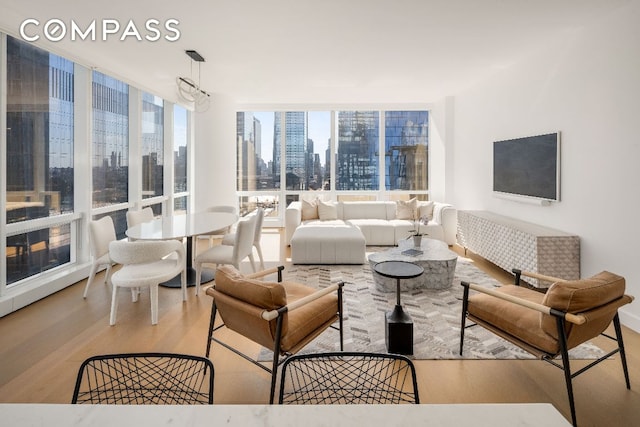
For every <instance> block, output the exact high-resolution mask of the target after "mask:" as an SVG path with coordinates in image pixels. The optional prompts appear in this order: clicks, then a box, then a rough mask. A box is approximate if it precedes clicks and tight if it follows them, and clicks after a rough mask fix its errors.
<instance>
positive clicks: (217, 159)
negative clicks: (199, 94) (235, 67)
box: [193, 94, 238, 212]
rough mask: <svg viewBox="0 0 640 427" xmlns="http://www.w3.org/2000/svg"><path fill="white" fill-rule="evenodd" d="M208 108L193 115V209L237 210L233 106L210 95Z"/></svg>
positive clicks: (223, 97)
mask: <svg viewBox="0 0 640 427" xmlns="http://www.w3.org/2000/svg"><path fill="white" fill-rule="evenodd" d="M211 98H212V99H211V106H210V107H209V109H208V110H207V111H205V112H203V113H194V116H195V118H194V126H195V137H194V138H195V141H194V142H195V143H194V144H193V146H194V160H195V162H194V168H193V169H194V171H195V175H194V186H193V195H194V196H193V197H194V200H193V208H194V212H198V211H201V210H204V209H206V208H207V207H209V206H213V205H232V206H236V204H237V203H238V199H237V197H236V182H235V179H236V161H237V156H236V104H235V103H234V102H233V101H232V100H231V99H230V98H228V97H227V96H224V95H220V94H212V95H211Z"/></svg>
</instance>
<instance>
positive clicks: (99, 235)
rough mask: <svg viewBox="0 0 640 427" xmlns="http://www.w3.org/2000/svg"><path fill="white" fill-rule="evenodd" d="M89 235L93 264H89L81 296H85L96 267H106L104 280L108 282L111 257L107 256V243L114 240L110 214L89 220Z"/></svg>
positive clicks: (96, 270)
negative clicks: (89, 267)
mask: <svg viewBox="0 0 640 427" xmlns="http://www.w3.org/2000/svg"><path fill="white" fill-rule="evenodd" d="M89 236H90V239H91V254H92V256H93V264H92V265H91V272H89V278H88V279H87V286H85V288H84V294H83V295H82V297H83V298H86V297H87V292H89V287H90V286H91V284H92V283H93V281H94V279H95V276H96V273H97V272H98V269H99V268H100V267H102V266H106V267H107V271H106V273H105V275H104V282H105V283H109V276H110V274H111V266H112V265H113V261H111V257H109V243H111V242H113V241H115V240H116V229H115V227H114V225H113V219H111V217H110V216H105V217H102V218H100V219H97V220H95V221H91V222H89Z"/></svg>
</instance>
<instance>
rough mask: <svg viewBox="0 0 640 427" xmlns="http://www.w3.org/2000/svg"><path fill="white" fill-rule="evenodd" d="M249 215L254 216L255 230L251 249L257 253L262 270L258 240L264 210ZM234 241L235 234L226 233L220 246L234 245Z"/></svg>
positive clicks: (262, 261) (258, 209)
mask: <svg viewBox="0 0 640 427" xmlns="http://www.w3.org/2000/svg"><path fill="white" fill-rule="evenodd" d="M249 215H255V216H256V230H255V233H254V235H253V247H254V248H256V251H257V252H258V258H260V270H264V258H263V256H262V247H261V246H260V239H262V224H263V222H264V209H262V208H257V209H256V210H255V211H253V212H252V213H250V214H249ZM247 216H248V215H247ZM235 239H236V236H235V233H227V234H225V236H224V237H223V238H222V244H223V245H229V246H231V245H233V244H234V242H235Z"/></svg>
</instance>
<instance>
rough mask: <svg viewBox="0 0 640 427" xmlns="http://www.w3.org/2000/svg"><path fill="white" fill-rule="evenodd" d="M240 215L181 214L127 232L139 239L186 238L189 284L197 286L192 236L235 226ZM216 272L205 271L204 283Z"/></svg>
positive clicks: (175, 284)
mask: <svg viewBox="0 0 640 427" xmlns="http://www.w3.org/2000/svg"><path fill="white" fill-rule="evenodd" d="M237 220H238V216H237V215H235V214H232V213H226V212H198V213H193V214H182V215H180V214H178V215H172V216H163V217H160V218H154V219H153V220H151V221H148V222H143V223H141V224H138V225H135V226H133V227H131V228H128V229H127V231H126V232H125V234H126V235H127V236H128V237H131V238H133V239H137V240H170V239H181V238H184V237H186V238H187V256H186V258H187V261H186V262H187V265H186V268H187V285H188V286H194V285H195V278H196V272H195V269H194V268H193V237H195V236H198V235H200V234H207V233H210V232H212V231H215V230H221V229H224V228H226V227H229V226H230V225H233V224H234V223H235V222H236V221H237ZM213 278H214V271H213V270H209V269H204V270H203V271H202V283H207V282H210V281H211V280H213ZM161 285H162V286H166V287H171V288H173V287H180V276H179V275H178V276H176V277H175V278H173V279H171V280H170V281H168V282H165V283H162V284H161Z"/></svg>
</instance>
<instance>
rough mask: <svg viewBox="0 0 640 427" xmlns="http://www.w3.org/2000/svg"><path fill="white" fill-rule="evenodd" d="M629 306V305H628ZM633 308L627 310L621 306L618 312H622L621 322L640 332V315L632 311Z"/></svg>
mask: <svg viewBox="0 0 640 427" xmlns="http://www.w3.org/2000/svg"><path fill="white" fill-rule="evenodd" d="M627 307H628V306H627ZM630 311H631V310H625V309H624V308H621V309H620V310H619V311H618V313H619V314H620V323H622V324H623V325H624V326H626V327H627V328H629V329H633V330H634V331H635V332H638V333H640V316H638V315H637V314H634V313H631V312H630Z"/></svg>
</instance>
